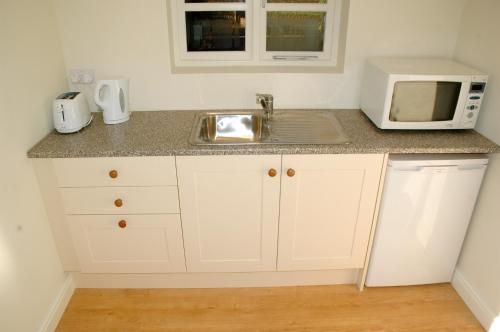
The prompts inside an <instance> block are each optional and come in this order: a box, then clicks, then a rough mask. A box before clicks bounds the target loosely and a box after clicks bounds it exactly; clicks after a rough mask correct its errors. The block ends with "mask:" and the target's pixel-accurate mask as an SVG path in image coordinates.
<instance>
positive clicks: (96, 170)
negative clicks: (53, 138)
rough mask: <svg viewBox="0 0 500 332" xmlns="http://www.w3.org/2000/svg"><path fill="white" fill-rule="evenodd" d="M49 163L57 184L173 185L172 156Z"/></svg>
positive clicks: (173, 166)
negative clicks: (52, 166)
mask: <svg viewBox="0 0 500 332" xmlns="http://www.w3.org/2000/svg"><path fill="white" fill-rule="evenodd" d="M52 163H53V165H54V170H55V173H56V176H57V182H58V186H59V187H100V186H170V185H172V186H176V185H177V177H176V171H175V157H120V158H61V159H52ZM112 171H114V173H111V174H110V172H112Z"/></svg>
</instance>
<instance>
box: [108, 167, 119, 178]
mask: <svg viewBox="0 0 500 332" xmlns="http://www.w3.org/2000/svg"><path fill="white" fill-rule="evenodd" d="M109 177H110V178H112V179H116V178H117V177H118V171H117V170H116V169H112V170H111V171H109Z"/></svg>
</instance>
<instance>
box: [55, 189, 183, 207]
mask: <svg viewBox="0 0 500 332" xmlns="http://www.w3.org/2000/svg"><path fill="white" fill-rule="evenodd" d="M60 190H61V197H62V199H63V202H64V208H65V212H66V214H154V213H179V198H178V193H177V187H176V186H168V187H102V188H61V189H60ZM116 200H121V203H122V205H121V206H116Z"/></svg>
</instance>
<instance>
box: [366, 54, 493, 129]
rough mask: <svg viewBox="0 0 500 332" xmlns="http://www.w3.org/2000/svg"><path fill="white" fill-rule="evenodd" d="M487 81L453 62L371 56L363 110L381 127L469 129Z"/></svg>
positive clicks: (367, 69) (473, 123) (478, 72)
mask: <svg viewBox="0 0 500 332" xmlns="http://www.w3.org/2000/svg"><path fill="white" fill-rule="evenodd" d="M487 80H488V76H487V75H485V74H483V73H481V72H480V71H477V70H475V69H473V68H470V67H467V66H464V65H462V64H460V63H458V62H455V61H452V60H445V59H404V58H403V59H398V58H371V59H369V60H368V61H367V64H366V66H365V73H364V79H363V86H362V92H361V110H362V111H363V112H364V113H365V114H366V115H367V116H368V117H369V118H370V119H371V121H372V122H373V123H374V124H375V125H376V126H377V127H379V128H381V129H470V128H474V126H475V125H476V121H477V116H478V113H479V110H480V108H481V102H482V100H483V96H484V91H485V88H486V82H487Z"/></svg>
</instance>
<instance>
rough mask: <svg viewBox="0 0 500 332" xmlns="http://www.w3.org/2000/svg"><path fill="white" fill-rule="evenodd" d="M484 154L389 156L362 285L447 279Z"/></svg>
mask: <svg viewBox="0 0 500 332" xmlns="http://www.w3.org/2000/svg"><path fill="white" fill-rule="evenodd" d="M487 165H488V157H487V156H486V155H450V154H444V155H393V156H390V157H389V161H388V167H387V174H386V178H385V185H384V191H383V196H382V202H381V206H380V213H379V219H378V226H377V230H376V233H375V239H374V244H373V248H372V254H371V259H370V264H369V267H368V275H367V279H366V285H367V286H401V285H418V284H430V283H441V282H449V281H451V278H452V275H453V271H454V269H455V265H456V263H457V259H458V256H459V254H460V249H461V247H462V243H463V240H464V237H465V234H466V232H467V227H468V225H469V221H470V218H471V215H472V211H473V210H474V205H475V203H476V199H477V196H478V193H479V188H480V187H481V182H482V179H483V175H484V172H485V170H486V167H487Z"/></svg>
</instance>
